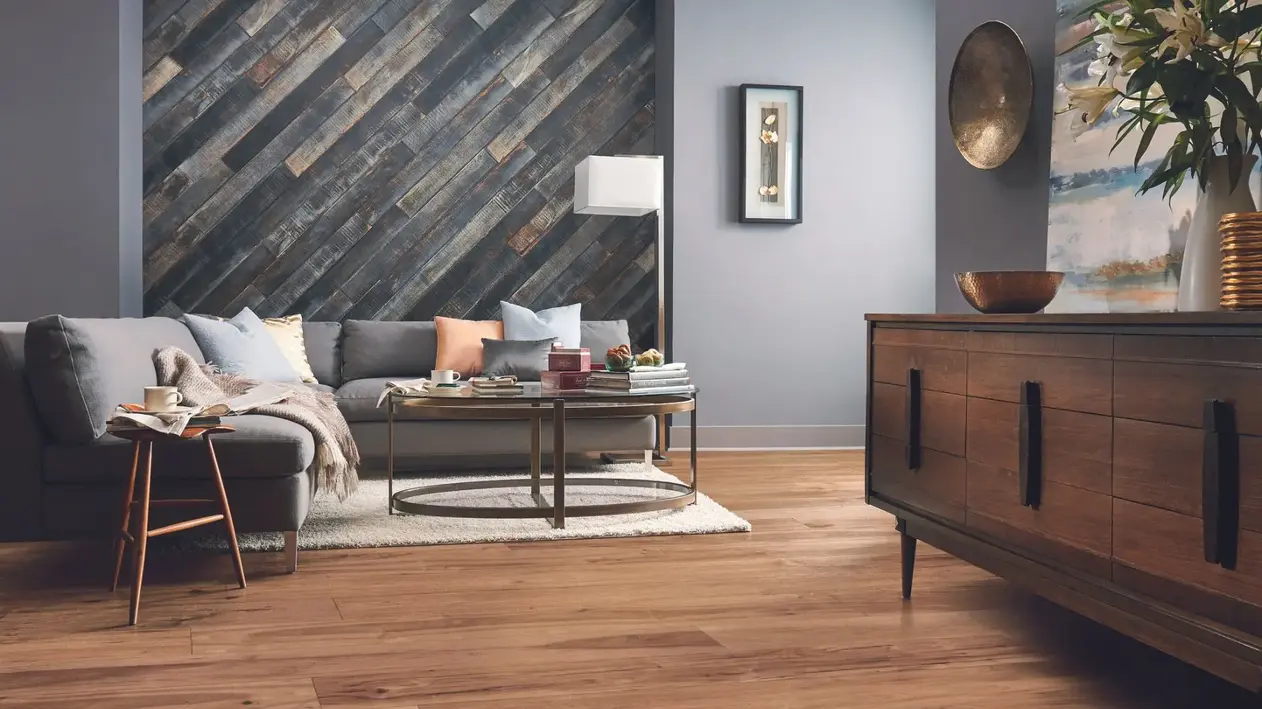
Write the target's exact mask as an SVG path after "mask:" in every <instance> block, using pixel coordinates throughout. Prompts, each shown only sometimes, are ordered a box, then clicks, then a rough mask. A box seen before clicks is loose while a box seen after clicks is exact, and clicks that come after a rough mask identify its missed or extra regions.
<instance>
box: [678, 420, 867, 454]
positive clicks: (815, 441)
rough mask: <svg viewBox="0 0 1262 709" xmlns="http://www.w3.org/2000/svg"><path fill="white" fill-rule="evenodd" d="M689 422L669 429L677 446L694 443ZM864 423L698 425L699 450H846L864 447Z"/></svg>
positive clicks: (685, 446)
mask: <svg viewBox="0 0 1262 709" xmlns="http://www.w3.org/2000/svg"><path fill="white" fill-rule="evenodd" d="M690 439H691V432H690V431H689V429H688V427H687V426H673V427H671V429H670V445H671V448H672V449H674V450H679V449H680V448H687V447H688V446H689V445H691V440H690ZM863 443H864V436H863V426H860V425H854V426H698V427H697V449H698V450H844V449H849V448H862V447H863Z"/></svg>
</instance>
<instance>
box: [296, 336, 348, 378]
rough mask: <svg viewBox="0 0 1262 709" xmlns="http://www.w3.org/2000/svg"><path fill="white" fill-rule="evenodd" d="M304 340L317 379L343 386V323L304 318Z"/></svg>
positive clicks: (308, 359)
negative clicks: (309, 320) (313, 320)
mask: <svg viewBox="0 0 1262 709" xmlns="http://www.w3.org/2000/svg"><path fill="white" fill-rule="evenodd" d="M302 340H303V343H304V346H305V349H306V350H307V362H308V363H310V365H311V373H312V374H314V375H315V378H316V381H317V382H320V383H321V384H327V385H329V386H331V387H335V388H336V387H340V386H342V323H340V322H308V321H306V320H304V321H302Z"/></svg>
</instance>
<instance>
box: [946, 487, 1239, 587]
mask: <svg viewBox="0 0 1262 709" xmlns="http://www.w3.org/2000/svg"><path fill="white" fill-rule="evenodd" d="M970 484H971V481H970ZM1113 558H1114V560H1115V561H1116V562H1118V563H1121V564H1125V565H1126V566H1129V567H1131V568H1134V569H1138V570H1140V571H1143V572H1145V573H1148V574H1151V575H1153V576H1157V577H1160V578H1163V579H1168V580H1170V581H1174V582H1176V583H1177V584H1181V585H1186V586H1193V587H1196V588H1201V589H1204V590H1207V591H1211V592H1213V593H1217V594H1221V595H1224V596H1228V597H1230V598H1233V599H1238V600H1240V601H1243V602H1245V603H1249V604H1251V605H1254V606H1258V605H1262V534H1259V533H1258V532H1254V531H1250V530H1241V531H1240V535H1239V552H1238V558H1237V561H1236V566H1235V568H1234V569H1226V568H1224V567H1222V566H1221V565H1219V564H1215V563H1211V562H1208V561H1206V560H1205V551H1204V545H1203V537H1202V527H1201V520H1200V519H1198V518H1196V517H1193V516H1191V515H1185V514H1180V513H1178V512H1172V511H1170V510H1163V509H1159V508H1157V507H1152V506H1149V505H1141V504H1138V503H1135V502H1131V501H1129V500H1123V499H1120V498H1114V500H1113ZM1130 578H1131V577H1130V576H1129V575H1123V574H1119V579H1118V580H1119V582H1121V583H1124V584H1128V585H1133V587H1134V590H1136V591H1139V592H1141V593H1145V594H1148V595H1157V596H1159V597H1160V596H1163V595H1167V594H1166V593H1165V592H1163V590H1162V589H1160V588H1151V587H1149V586H1147V585H1145V584H1143V583H1142V582H1136V581H1131V580H1130ZM1169 600H1174V599H1173V598H1171V599H1169Z"/></svg>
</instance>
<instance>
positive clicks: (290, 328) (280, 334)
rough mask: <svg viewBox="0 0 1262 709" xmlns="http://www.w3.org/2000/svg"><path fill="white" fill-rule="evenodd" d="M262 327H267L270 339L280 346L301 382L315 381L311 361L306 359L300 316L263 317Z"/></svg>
mask: <svg viewBox="0 0 1262 709" xmlns="http://www.w3.org/2000/svg"><path fill="white" fill-rule="evenodd" d="M263 327H265V328H267V334H269V335H271V336H272V341H274V342H275V343H276V346H277V347H278V348H280V353H281V354H283V355H284V356H285V361H286V362H289V366H290V367H293V370H294V372H296V373H297V374H298V378H299V379H301V380H302V383H303V384H313V383H315V381H316V378H315V374H314V373H313V372H312V371H311V362H310V361H308V360H307V344H306V339H307V338H306V330H304V329H303V327H302V316H301V315H296V314H295V315H286V316H285V317H283V318H264V319H263Z"/></svg>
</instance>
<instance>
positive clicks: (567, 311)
mask: <svg viewBox="0 0 1262 709" xmlns="http://www.w3.org/2000/svg"><path fill="white" fill-rule="evenodd" d="M581 308H582V305H580V304H579V303H575V304H574V305H563V306H561V307H559V308H550V309H548V310H540V311H539V312H537V313H536V312H535V311H533V310H531V309H530V308H523V307H521V306H520V305H513V304H512V303H506V302H504V301H502V300H501V301H500V319H501V320H503V321H504V339H505V340H546V339H548V338H549V337H555V338H556V340H557V344H558V345H561V346H562V347H578V346H579V343H580V342H581V341H582V331H583V323H582V313H581V312H580V309H581Z"/></svg>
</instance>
